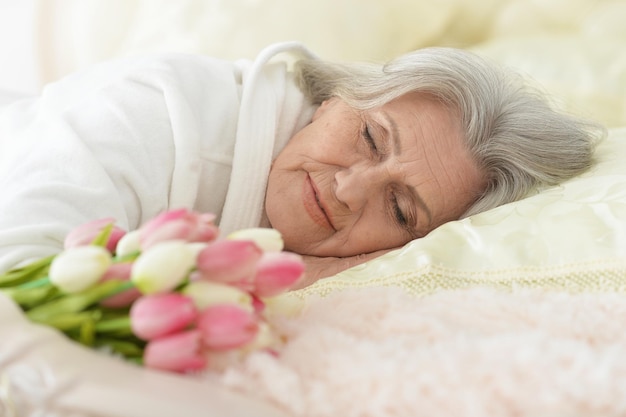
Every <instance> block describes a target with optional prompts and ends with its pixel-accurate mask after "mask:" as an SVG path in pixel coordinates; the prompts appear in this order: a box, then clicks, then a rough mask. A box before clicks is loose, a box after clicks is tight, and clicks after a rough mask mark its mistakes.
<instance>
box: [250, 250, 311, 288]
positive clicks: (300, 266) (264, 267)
mask: <svg viewBox="0 0 626 417" xmlns="http://www.w3.org/2000/svg"><path fill="white" fill-rule="evenodd" d="M303 273H304V262H303V261H302V257H301V256H300V255H297V254H295V253H290V252H266V253H264V254H263V257H261V260H260V261H259V263H258V264H257V273H256V275H255V277H254V290H253V293H254V294H255V295H256V296H258V297H273V296H275V295H278V294H281V293H283V292H285V291H287V290H289V288H291V287H292V286H293V285H294V284H295V283H296V282H297V281H298V280H299V279H300V278H301V277H302V274H303Z"/></svg>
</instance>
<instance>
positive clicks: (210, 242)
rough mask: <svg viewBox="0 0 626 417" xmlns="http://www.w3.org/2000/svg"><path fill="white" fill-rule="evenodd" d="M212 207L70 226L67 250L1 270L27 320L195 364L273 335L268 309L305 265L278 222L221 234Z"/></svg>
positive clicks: (164, 361) (93, 341)
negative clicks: (135, 222) (123, 223)
mask: <svg viewBox="0 0 626 417" xmlns="http://www.w3.org/2000/svg"><path fill="white" fill-rule="evenodd" d="M214 219H215V216H213V215H212V214H205V213H197V212H193V211H189V210H186V209H180V210H172V211H168V212H165V213H162V214H161V215H158V216H157V217H155V218H153V219H152V220H150V221H148V222H147V223H145V224H144V225H143V226H142V227H141V228H139V229H138V230H135V231H132V232H128V233H127V232H125V231H124V230H122V229H120V228H119V227H117V226H116V225H115V224H114V222H113V221H112V220H111V219H100V220H95V221H92V222H90V223H87V224H84V225H81V226H79V227H77V228H76V229H74V230H72V231H71V232H70V233H69V234H68V235H67V237H66V239H65V242H64V251H63V252H61V253H60V254H58V255H55V256H50V257H47V258H43V259H40V260H37V261H35V262H32V263H30V264H28V265H26V266H24V267H20V268H18V269H14V270H11V271H9V272H7V273H5V274H4V275H0V291H2V292H4V293H6V294H7V295H9V296H10V297H11V298H12V299H13V300H14V301H15V302H16V303H17V304H19V305H20V307H21V308H22V309H23V310H24V312H25V314H26V315H27V316H28V317H29V318H30V319H31V320H33V321H35V322H38V323H42V324H45V325H48V326H52V327H55V328H57V329H59V330H60V331H62V332H64V333H65V334H66V335H67V336H68V337H70V338H71V339H73V340H75V341H77V342H79V343H82V344H84V345H86V346H89V347H93V348H96V349H103V350H108V351H111V352H113V353H115V354H117V355H121V356H123V357H124V358H126V359H128V360H129V361H134V362H137V363H140V364H143V365H144V366H146V367H150V368H156V369H161V370H167V371H174V372H191V371H198V370H202V369H207V368H210V367H212V366H213V363H212V362H213V361H212V358H213V357H215V358H218V357H220V355H222V356H224V353H228V354H237V355H245V354H247V353H249V352H252V351H255V350H259V349H267V350H269V351H273V349H274V347H275V343H276V342H277V340H276V337H275V335H273V334H272V331H271V329H270V327H269V325H268V322H267V319H266V317H265V315H264V313H265V311H264V310H265V306H266V303H267V302H268V301H271V299H272V297H275V296H276V295H279V294H281V293H283V292H285V291H287V290H288V289H289V288H290V287H292V286H293V285H294V284H295V283H296V282H297V281H298V279H299V278H300V277H301V276H302V274H303V272H304V264H303V262H302V259H301V258H300V257H299V256H298V255H296V254H293V253H289V252H285V251H283V242H282V237H281V235H280V234H279V233H278V231H276V230H274V229H261V228H255V229H246V230H241V231H238V232H235V233H233V234H231V235H229V236H227V237H220V236H219V229H218V228H217V226H216V225H215V224H214Z"/></svg>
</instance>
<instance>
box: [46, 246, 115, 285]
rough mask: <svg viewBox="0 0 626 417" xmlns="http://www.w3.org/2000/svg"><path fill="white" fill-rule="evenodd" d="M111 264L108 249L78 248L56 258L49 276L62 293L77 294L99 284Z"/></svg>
mask: <svg viewBox="0 0 626 417" xmlns="http://www.w3.org/2000/svg"><path fill="white" fill-rule="evenodd" d="M111 262H112V260H111V254H110V252H109V251H108V250H107V249H106V248H103V247H100V246H76V247H74V248H70V249H67V250H66V251H64V252H61V253H60V254H59V255H57V256H56V257H55V258H54V260H53V261H52V264H51V265H50V271H49V273H48V276H49V278H50V282H52V283H53V284H54V285H56V286H57V287H58V288H59V289H61V291H63V292H66V293H77V292H80V291H83V290H85V289H87V288H89V287H90V286H92V285H93V284H95V283H96V282H98V281H99V280H100V278H101V277H102V275H103V274H104V273H105V271H106V270H107V269H108V268H109V266H110V265H111Z"/></svg>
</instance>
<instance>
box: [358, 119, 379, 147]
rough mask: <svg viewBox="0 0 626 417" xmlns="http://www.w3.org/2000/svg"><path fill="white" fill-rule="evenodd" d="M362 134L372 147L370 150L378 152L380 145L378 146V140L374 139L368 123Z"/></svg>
mask: <svg viewBox="0 0 626 417" xmlns="http://www.w3.org/2000/svg"><path fill="white" fill-rule="evenodd" d="M361 136H362V137H363V140H364V141H365V143H367V146H368V147H369V148H370V150H371V151H372V152H373V153H375V154H378V147H377V146H376V142H375V141H374V138H373V137H372V134H371V133H370V128H369V126H368V125H367V124H366V125H365V126H364V127H363V130H362V131H361Z"/></svg>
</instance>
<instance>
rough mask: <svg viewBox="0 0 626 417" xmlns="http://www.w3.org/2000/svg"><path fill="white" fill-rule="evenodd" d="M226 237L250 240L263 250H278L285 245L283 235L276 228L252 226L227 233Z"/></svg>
mask: <svg viewBox="0 0 626 417" xmlns="http://www.w3.org/2000/svg"><path fill="white" fill-rule="evenodd" d="M227 238H228V239H233V240H251V241H253V242H254V243H256V245H257V246H258V247H259V248H261V250H262V251H263V252H280V251H282V250H283V248H284V247H285V243H284V242H283V236H282V235H281V234H280V232H279V231H278V230H276V229H271V228H263V227H252V228H249V229H242V230H238V231H236V232H233V233H231V234H229V235H228V237H227Z"/></svg>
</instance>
